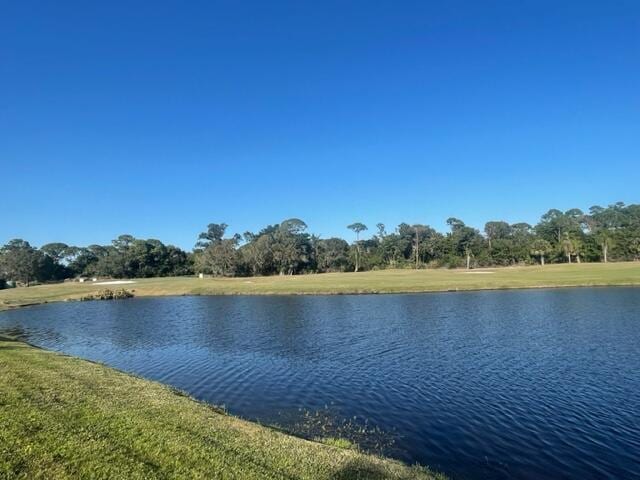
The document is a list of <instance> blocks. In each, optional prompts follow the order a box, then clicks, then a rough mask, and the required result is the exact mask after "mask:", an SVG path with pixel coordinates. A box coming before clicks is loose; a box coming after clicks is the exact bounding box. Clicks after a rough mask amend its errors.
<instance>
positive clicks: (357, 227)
mask: <svg viewBox="0 0 640 480" xmlns="http://www.w3.org/2000/svg"><path fill="white" fill-rule="evenodd" d="M347 228H348V229H349V230H353V231H354V232H356V272H357V271H358V269H359V268H360V232H363V231H365V230H367V226H366V225H365V224H364V223H360V222H356V223H352V224H351V225H347Z"/></svg>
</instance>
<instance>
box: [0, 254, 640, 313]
mask: <svg viewBox="0 0 640 480" xmlns="http://www.w3.org/2000/svg"><path fill="white" fill-rule="evenodd" d="M478 271H482V272H491V273H493V275H464V274H465V273H468V271H466V270H459V269H457V270H441V269H433V270H429V269H424V270H377V271H369V272H359V273H353V272H349V273H322V274H309V275H299V276H273V277H240V278H215V277H214V278H204V279H200V278H197V277H156V278H148V279H128V280H130V281H132V282H133V283H127V284H122V285H120V284H114V285H100V284H95V283H93V282H84V283H80V282H64V283H59V284H48V285H37V286H32V287H18V288H13V289H6V290H2V291H0V311H5V310H13V309H16V308H25V307H29V306H37V305H42V304H48V303H57V302H64V301H79V300H80V298H81V297H83V296H86V295H90V294H95V293H96V292H98V291H99V290H103V289H105V288H108V287H111V288H112V289H116V288H118V289H119V288H124V289H126V290H128V291H130V292H132V293H133V294H134V296H135V297H136V298H144V297H168V296H229V295H236V296H286V295H292V296H307V295H318V296H330V295H331V296H332V295H390V294H421V293H459V292H477V291H500V290H504V291H508V290H526V289H532V290H539V289H558V288H588V287H594V288H595V287H598V288H602V287H635V286H640V263H639V262H620V263H607V264H595V263H594V264H579V265H576V264H573V265H567V264H560V265H547V266H545V267H539V266H526V267H501V268H487V269H482V270H478Z"/></svg>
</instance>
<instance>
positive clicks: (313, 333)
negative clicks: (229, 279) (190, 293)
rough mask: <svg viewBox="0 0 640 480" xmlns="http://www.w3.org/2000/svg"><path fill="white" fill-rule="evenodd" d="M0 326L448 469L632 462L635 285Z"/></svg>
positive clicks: (290, 299)
mask: <svg viewBox="0 0 640 480" xmlns="http://www.w3.org/2000/svg"><path fill="white" fill-rule="evenodd" d="M0 332H4V333H10V334H13V335H17V336H19V337H20V338H22V339H24V340H26V341H29V342H31V343H33V344H36V345H39V346H42V347H45V348H48V349H53V350H57V351H62V352H65V353H69V354H73V355H77V356H80V357H83V358H87V359H91V360H97V361H101V362H104V363H106V364H108V365H110V366H113V367H116V368H119V369H122V370H125V371H128V372H134V373H136V374H139V375H141V376H144V377H146V378H150V379H153V380H158V381H161V382H164V383H167V384H170V385H173V386H175V387H178V388H180V389H183V390H186V391H187V392H189V393H190V394H191V395H193V396H194V397H196V398H198V399H201V400H205V401H208V402H211V403H214V404H217V405H224V406H226V408H227V409H228V411H229V412H230V413H232V414H235V415H239V416H242V417H244V418H247V419H252V420H259V421H261V422H263V423H269V424H276V425H279V426H282V427H283V428H286V429H289V430H291V431H293V432H295V433H298V434H300V435H304V436H310V437H313V436H317V435H318V432H321V433H324V434H325V435H334V434H335V435H338V436H346V437H348V438H352V439H353V440H354V441H356V442H358V443H361V444H362V445H363V447H364V448H369V449H371V450H373V451H381V452H382V453H385V454H387V455H390V456H393V457H395V458H398V459H401V460H403V461H405V462H409V463H415V462H418V463H421V464H426V465H429V466H431V467H432V468H434V469H437V470H440V471H443V472H445V473H447V474H449V475H451V476H452V477H453V478H461V479H481V478H531V479H534V478H536V479H537V478H548V479H551V478H558V479H560V478H575V479H585V478H594V479H595V478H598V479H600V478H627V479H629V478H640V289H638V288H584V289H557V290H520V291H492V292H468V293H432V294H412V295H354V296H350V295H344V296H271V297H269V296H256V297H251V296H219V297H164V298H140V299H132V300H122V301H112V302H83V303H60V304H51V305H44V306H37V307H30V308H25V309H21V310H13V311H9V312H4V313H2V314H0Z"/></svg>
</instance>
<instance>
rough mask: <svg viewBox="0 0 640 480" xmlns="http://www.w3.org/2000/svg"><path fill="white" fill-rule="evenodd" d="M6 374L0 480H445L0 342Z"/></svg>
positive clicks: (0, 392)
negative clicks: (432, 479)
mask: <svg viewBox="0 0 640 480" xmlns="http://www.w3.org/2000/svg"><path fill="white" fill-rule="evenodd" d="M0 372H2V374H1V375H0V478H7V479H8V478H24V479H34V478H42V479H58V478H105V479H106V478H109V479H137V478H185V479H195V478H224V479H276V478H278V479H305V478H306V479H356V478H361V479H365V478H366V479H376V478H392V479H393V478H395V479H409V478H412V479H413V478H415V479H420V478H422V479H430V478H442V477H440V476H438V475H433V474H430V473H429V472H428V471H427V470H426V469H423V468H418V467H413V468H410V467H407V466H405V465H402V464H401V463H398V462H395V461H391V460H386V459H382V458H379V457H374V456H370V455H365V454H363V453H360V452H357V451H355V450H350V449H343V448H338V447H335V446H330V445H325V444H322V443H317V442H310V441H306V440H302V439H299V438H296V437H292V436H289V435H286V434H283V433H280V432H277V431H275V430H273V429H270V428H267V427H262V426H259V425H257V424H254V423H251V422H247V421H244V420H241V419H238V418H235V417H232V416H229V415H225V414H223V413H220V412H219V411H217V410H216V409H214V408H212V407H210V406H207V405H206V404H203V403H199V402H196V401H195V400H193V399H191V398H189V397H187V396H185V395H182V394H179V393H177V392H175V391H173V390H171V389H170V388H168V387H165V386H163V385H160V384H158V383H154V382H150V381H147V380H143V379H140V378H136V377H132V376H129V375H126V374H124V373H121V372H118V371H115V370H112V369H110V368H107V367H105V366H102V365H98V364H95V363H91V362H87V361H84V360H80V359H77V358H72V357H68V356H64V355H60V354H57V353H53V352H48V351H45V350H41V349H38V348H34V347H31V346H29V345H26V344H24V343H20V342H16V341H12V340H10V339H6V338H2V337H0ZM329 443H334V444H339V443H340V442H329Z"/></svg>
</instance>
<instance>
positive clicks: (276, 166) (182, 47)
mask: <svg viewBox="0 0 640 480" xmlns="http://www.w3.org/2000/svg"><path fill="white" fill-rule="evenodd" d="M1 3H2V12H3V13H2V15H1V16H0V188H1V191H2V197H3V203H4V204H3V207H2V219H1V220H0V243H4V242H6V241H7V240H9V239H10V238H15V237H21V238H25V239H27V240H29V241H30V242H31V243H33V244H35V245H41V244H42V243H46V242H49V241H54V240H55V241H64V242H67V243H69V244H76V245H86V244H90V243H107V242H109V241H110V240H111V239H112V238H115V237H116V236H117V235H118V234H121V233H130V234H132V235H135V236H136V237H143V238H147V237H150V238H159V239H161V240H163V241H164V242H166V243H174V244H177V245H180V246H182V247H185V248H191V247H192V246H193V244H194V242H195V239H196V237H197V234H198V232H200V231H202V230H203V229H204V227H205V226H206V224H207V223H210V222H226V223H228V224H229V225H230V231H231V232H240V233H242V232H244V231H246V230H252V231H255V230H258V229H259V228H261V227H262V226H264V225H265V224H268V223H276V222H278V221H280V220H282V219H285V218H289V217H299V218H302V219H303V220H305V221H306V222H307V223H308V225H309V227H310V230H312V231H313V232H316V233H319V234H322V235H323V236H325V237H327V236H331V235H340V236H344V237H347V238H350V236H351V232H349V231H348V230H347V229H346V228H345V226H346V225H347V224H349V223H352V222H353V221H362V222H364V223H365V224H368V225H369V227H370V233H373V230H374V229H375V224H376V223H378V222H383V223H385V224H387V225H388V226H390V229H393V227H394V226H395V225H397V224H398V223H400V222H402V221H406V222H408V223H415V222H420V223H428V224H431V225H433V226H435V227H436V228H438V229H441V230H444V229H445V220H446V219H447V218H448V217H450V216H455V217H458V218H461V219H463V220H464V221H465V222H466V223H468V224H470V225H473V226H475V227H478V228H481V227H482V225H483V224H484V222H485V221H487V220H497V219H504V220H507V221H509V222H518V221H527V222H530V223H535V222H536V221H537V220H538V218H539V216H540V215H541V214H542V213H544V211H546V210H547V209H549V208H560V209H568V208H572V207H579V208H583V209H587V208H588V207H589V206H591V205H594V204H607V203H611V202H615V201H618V200H621V201H625V202H627V203H635V202H639V201H640V198H639V197H638V191H639V189H638V184H639V183H640V161H639V159H640V158H639V157H640V88H638V86H639V85H640V34H639V32H640V2H637V1H615V2H608V1H599V2H592V1H585V0H582V1H576V2H572V1H563V2H557V1H522V2H513V1H503V2H498V1H488V2H476V1H469V2H459V1H446V2H445V1H442V2H427V1H418V2H409V1H406V2H402V1H387V2H372V1H352V2H349V1H347V2H343V1H340V2H338V1H335V2H333V1H323V2H311V1H292V2H275V1H274V2H235V1H223V2H214V1H203V2H178V1H175V2H164V1H153V2H119V1H110V2H80V1H78V2H69V1H68V2H65V1H60V2H44V1H42V2H33V1H29V0H23V1H20V2H9V1H2V2H1Z"/></svg>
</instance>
